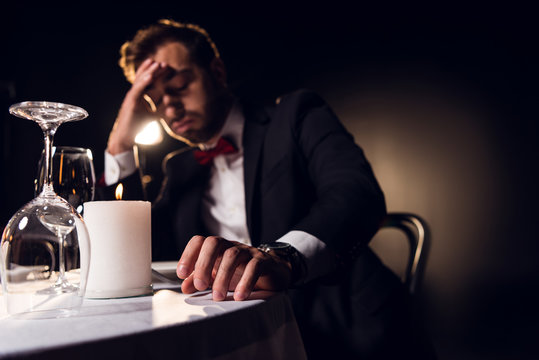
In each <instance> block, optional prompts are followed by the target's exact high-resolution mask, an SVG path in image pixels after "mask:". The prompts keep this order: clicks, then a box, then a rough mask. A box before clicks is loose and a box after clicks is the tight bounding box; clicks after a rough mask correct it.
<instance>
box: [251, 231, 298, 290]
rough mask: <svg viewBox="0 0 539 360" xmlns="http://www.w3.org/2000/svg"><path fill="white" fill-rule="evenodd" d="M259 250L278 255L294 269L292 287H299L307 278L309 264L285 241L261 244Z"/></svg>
mask: <svg viewBox="0 0 539 360" xmlns="http://www.w3.org/2000/svg"><path fill="white" fill-rule="evenodd" d="M258 250H260V251H263V252H265V253H268V254H271V255H276V256H278V257H279V258H281V259H283V260H285V261H288V262H289V263H290V265H291V267H292V286H295V285H299V284H301V283H302V282H303V280H304V279H305V277H306V276H307V264H306V263H305V258H304V257H303V255H302V254H301V253H300V252H299V251H298V250H296V248H295V247H293V246H292V245H290V244H289V243H286V242H283V241H275V242H272V243H267V244H261V245H259V246H258Z"/></svg>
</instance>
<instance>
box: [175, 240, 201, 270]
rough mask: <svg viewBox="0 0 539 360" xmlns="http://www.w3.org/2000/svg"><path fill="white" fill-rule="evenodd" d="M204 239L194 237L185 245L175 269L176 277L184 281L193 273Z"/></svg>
mask: <svg viewBox="0 0 539 360" xmlns="http://www.w3.org/2000/svg"><path fill="white" fill-rule="evenodd" d="M205 239H206V238H205V237H204V236H200V235H195V236H193V237H192V238H191V240H189V242H188V243H187V246H186V247H185V250H184V251H183V253H182V257H181V258H180V261H178V266H177V268H176V275H178V277H179V278H180V279H186V278H187V277H188V276H189V275H191V273H193V270H194V269H195V264H196V261H197V259H198V256H199V253H200V249H201V248H202V244H203V243H204V240H205Z"/></svg>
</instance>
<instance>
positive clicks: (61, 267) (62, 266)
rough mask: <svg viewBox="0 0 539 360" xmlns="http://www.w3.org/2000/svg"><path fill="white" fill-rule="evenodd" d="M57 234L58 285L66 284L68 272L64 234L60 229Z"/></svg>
mask: <svg viewBox="0 0 539 360" xmlns="http://www.w3.org/2000/svg"><path fill="white" fill-rule="evenodd" d="M56 236H58V241H59V244H58V272H59V274H58V280H56V284H57V285H61V284H64V283H65V282H67V279H66V277H65V272H66V262H65V254H64V251H65V249H64V236H63V235H62V234H61V232H60V231H58V232H57V234H56Z"/></svg>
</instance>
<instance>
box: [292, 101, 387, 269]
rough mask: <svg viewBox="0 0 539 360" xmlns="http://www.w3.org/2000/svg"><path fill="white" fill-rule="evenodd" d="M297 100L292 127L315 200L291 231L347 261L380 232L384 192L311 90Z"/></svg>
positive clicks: (352, 140) (353, 146)
mask: <svg viewBox="0 0 539 360" xmlns="http://www.w3.org/2000/svg"><path fill="white" fill-rule="evenodd" d="M283 101H284V100H283ZM297 101H298V104H299V105H298V106H297V108H296V109H297V110H296V113H295V117H294V121H293V122H292V129H291V131H292V132H293V136H294V138H295V141H296V143H297V146H298V147H299V150H300V152H301V153H302V154H303V156H304V159H305V161H306V171H307V172H308V174H309V177H310V180H311V181H312V184H313V186H314V189H315V192H316V197H315V198H316V200H315V201H314V202H313V204H312V206H311V207H310V209H309V211H308V213H307V215H306V216H305V217H304V218H302V219H301V220H300V221H299V222H298V223H297V225H296V226H295V230H302V231H305V232H307V233H309V234H312V235H314V236H316V237H317V238H319V239H320V240H322V241H323V242H325V243H326V244H327V245H328V246H329V247H330V248H331V249H333V250H334V251H335V252H336V254H337V255H338V258H339V261H340V262H348V261H350V260H353V259H354V258H356V257H357V256H358V255H359V253H360V252H361V250H362V249H363V248H364V247H365V246H366V245H367V243H368V242H369V240H370V239H371V238H372V236H373V235H374V234H375V233H376V231H377V230H378V228H379V226H380V223H381V221H382V220H383V218H384V216H385V214H386V207H385V200H384V195H383V193H382V190H381V189H380V186H379V185H378V182H377V181H376V178H375V176H374V174H373V171H372V169H371V166H370V164H369V163H368V161H367V159H366V158H365V155H364V153H363V151H362V150H361V148H360V147H359V146H357V145H356V144H355V142H354V139H353V137H352V135H351V134H350V133H348V132H347V131H346V129H345V128H344V127H343V125H342V124H341V122H340V121H339V119H338V118H337V117H336V115H335V114H334V113H333V112H332V111H331V109H330V108H329V106H328V105H327V104H326V103H325V102H324V101H323V100H322V99H321V98H320V97H319V96H317V95H315V94H314V93H310V92H302V93H300V94H299V95H298V100H297Z"/></svg>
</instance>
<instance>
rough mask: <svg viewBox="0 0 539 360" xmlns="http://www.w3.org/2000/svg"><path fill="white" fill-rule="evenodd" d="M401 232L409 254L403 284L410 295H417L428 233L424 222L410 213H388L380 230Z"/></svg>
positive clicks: (426, 251) (426, 253)
mask: <svg viewBox="0 0 539 360" xmlns="http://www.w3.org/2000/svg"><path fill="white" fill-rule="evenodd" d="M385 228H395V229H399V230H401V231H402V232H403V233H404V234H405V235H406V239H407V240H408V245H409V254H408V261H407V265H406V270H405V273H404V283H405V285H406V287H407V288H408V291H409V293H410V294H411V295H415V294H417V293H418V291H419V289H420V287H421V283H422V280H423V274H424V272H425V265H426V262H427V255H428V249H429V245H430V232H429V228H428V226H427V223H426V222H425V220H423V219H422V218H421V217H419V216H418V215H415V214H411V213H400V212H399V213H396V212H394V213H389V214H388V215H387V217H386V219H385V220H384V222H383V224H382V228H381V229H385Z"/></svg>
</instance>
